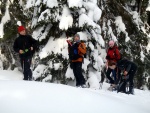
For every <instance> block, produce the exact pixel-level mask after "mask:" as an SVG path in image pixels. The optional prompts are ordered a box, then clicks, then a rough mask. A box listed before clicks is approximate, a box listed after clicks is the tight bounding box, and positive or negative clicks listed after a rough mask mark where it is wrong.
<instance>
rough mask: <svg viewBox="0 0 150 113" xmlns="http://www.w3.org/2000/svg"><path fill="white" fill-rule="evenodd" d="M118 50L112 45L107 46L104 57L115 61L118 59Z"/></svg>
mask: <svg viewBox="0 0 150 113" xmlns="http://www.w3.org/2000/svg"><path fill="white" fill-rule="evenodd" d="M120 57H121V56H120V52H119V50H118V47H116V46H114V47H113V48H109V49H108V51H107V56H106V59H107V60H108V62H109V61H114V62H117V61H118V60H120Z"/></svg>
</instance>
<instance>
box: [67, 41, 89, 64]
mask: <svg viewBox="0 0 150 113" xmlns="http://www.w3.org/2000/svg"><path fill="white" fill-rule="evenodd" d="M76 47H77V53H78V55H79V58H78V59H76V60H72V62H83V57H84V54H85V53H86V46H85V44H84V43H82V42H79V43H75V44H73V46H72V47H71V48H76ZM70 51H73V49H70V50H69V54H70V53H71V52H70Z"/></svg>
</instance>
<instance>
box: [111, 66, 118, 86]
mask: <svg viewBox="0 0 150 113" xmlns="http://www.w3.org/2000/svg"><path fill="white" fill-rule="evenodd" d="M112 75H113V77H114V83H115V84H116V83H117V77H116V70H115V69H114V70H112Z"/></svg>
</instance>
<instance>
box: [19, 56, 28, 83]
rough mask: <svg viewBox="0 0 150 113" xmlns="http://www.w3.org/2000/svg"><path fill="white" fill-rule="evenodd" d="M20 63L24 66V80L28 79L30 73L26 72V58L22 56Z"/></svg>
mask: <svg viewBox="0 0 150 113" xmlns="http://www.w3.org/2000/svg"><path fill="white" fill-rule="evenodd" d="M20 63H21V67H22V70H23V75H24V78H23V80H28V75H27V73H26V72H25V59H24V58H20Z"/></svg>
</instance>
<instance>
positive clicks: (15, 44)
mask: <svg viewBox="0 0 150 113" xmlns="http://www.w3.org/2000/svg"><path fill="white" fill-rule="evenodd" d="M13 48H14V51H15V52H17V53H19V50H20V49H19V47H18V44H17V39H16V40H15V42H14V45H13Z"/></svg>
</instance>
